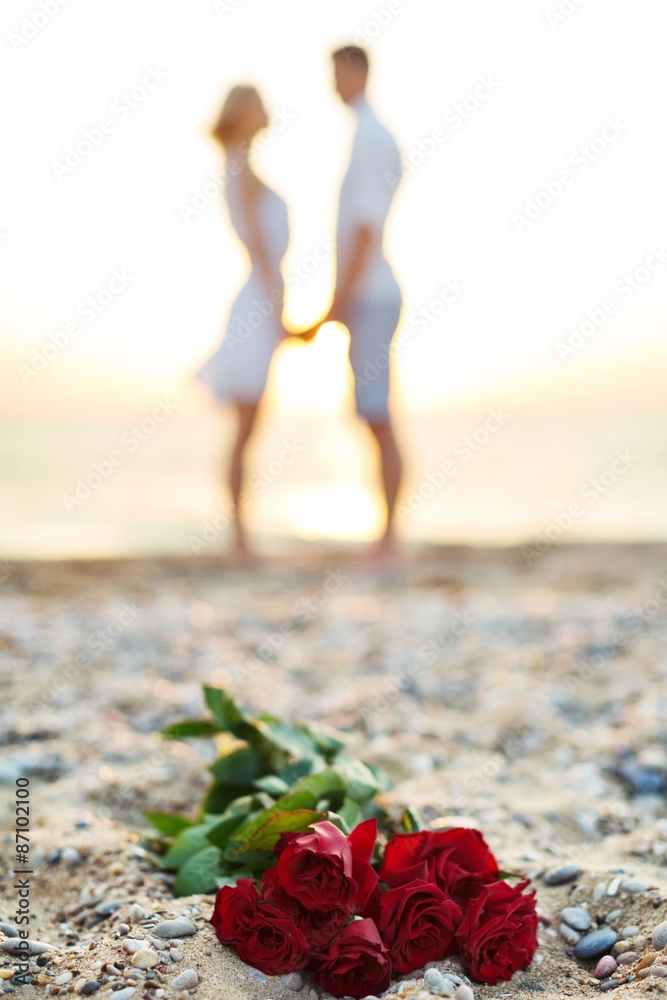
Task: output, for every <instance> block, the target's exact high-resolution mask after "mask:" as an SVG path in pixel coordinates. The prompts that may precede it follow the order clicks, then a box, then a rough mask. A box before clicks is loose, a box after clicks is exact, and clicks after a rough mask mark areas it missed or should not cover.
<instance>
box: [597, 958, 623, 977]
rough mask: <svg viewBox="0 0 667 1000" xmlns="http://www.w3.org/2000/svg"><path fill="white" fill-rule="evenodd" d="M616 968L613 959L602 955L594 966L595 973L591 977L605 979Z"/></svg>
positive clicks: (615, 962)
mask: <svg viewBox="0 0 667 1000" xmlns="http://www.w3.org/2000/svg"><path fill="white" fill-rule="evenodd" d="M617 968H618V963H617V961H616V959H615V958H612V956H611V955H603V956H602V958H601V959H600V961H599V962H598V964H597V965H596V966H595V972H594V973H593V975H594V976H595V978H596V979H607V977H608V976H611V975H613V973H614V972H616V969H617Z"/></svg>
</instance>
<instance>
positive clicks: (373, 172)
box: [337, 97, 401, 303]
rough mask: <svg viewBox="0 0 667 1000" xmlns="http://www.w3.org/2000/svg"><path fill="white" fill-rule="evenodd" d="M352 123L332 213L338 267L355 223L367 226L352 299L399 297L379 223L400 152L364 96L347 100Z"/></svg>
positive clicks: (368, 300)
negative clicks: (362, 265)
mask: <svg viewBox="0 0 667 1000" xmlns="http://www.w3.org/2000/svg"><path fill="white" fill-rule="evenodd" d="M352 107H353V108H354V110H355V111H356V113H357V117H358V125H357V131H356V134H355V137H354V143H353V146H352V156H351V159H350V165H349V167H348V170H347V173H346V175H345V179H344V181H343V186H342V188H341V192H340V210H339V215H338V236H337V242H338V267H339V273H340V270H341V268H342V267H344V266H345V261H346V260H347V257H348V255H349V254H350V252H351V250H352V246H353V240H354V234H355V232H356V230H358V229H359V228H361V227H368V228H370V229H371V230H372V231H373V236H374V239H373V246H372V249H371V253H370V257H369V261H368V266H367V268H366V271H365V273H364V275H363V277H362V278H361V281H360V283H359V286H358V288H357V290H356V294H355V303H362V302H363V303H372V302H383V303H384V302H386V303H390V302H391V303H395V302H400V301H401V291H400V288H399V286H398V283H397V281H396V278H395V277H394V274H393V271H392V269H391V266H390V264H389V262H388V261H387V260H386V258H385V257H384V255H383V252H382V238H383V231H384V225H385V222H386V219H387V215H388V214H389V209H390V207H391V203H392V201H393V199H394V193H395V190H396V186H397V185H396V178H397V177H400V175H401V154H400V151H399V148H398V146H397V144H396V142H395V140H394V138H393V136H392V135H391V133H390V132H388V131H387V129H386V128H385V127H384V125H382V124H381V123H380V122H379V121H378V119H377V118H376V117H375V113H374V112H373V109H372V108H371V107H370V105H369V104H368V102H367V101H366V99H365V98H364V97H360V98H357V100H356V101H354V102H353V103H352Z"/></svg>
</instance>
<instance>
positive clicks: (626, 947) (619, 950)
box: [612, 938, 632, 955]
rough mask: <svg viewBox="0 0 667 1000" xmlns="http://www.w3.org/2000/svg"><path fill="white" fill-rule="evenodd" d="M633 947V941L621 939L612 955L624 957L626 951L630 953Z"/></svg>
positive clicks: (613, 949)
mask: <svg viewBox="0 0 667 1000" xmlns="http://www.w3.org/2000/svg"><path fill="white" fill-rule="evenodd" d="M631 947H632V942H631V941H628V940H626V939H625V938H621V940H620V941H617V942H616V944H615V945H614V947H613V948H612V955H622V954H623V952H624V951H630V948H631Z"/></svg>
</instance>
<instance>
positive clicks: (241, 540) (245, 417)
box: [229, 403, 258, 559]
mask: <svg viewBox="0 0 667 1000" xmlns="http://www.w3.org/2000/svg"><path fill="white" fill-rule="evenodd" d="M257 410H258V407H257V405H256V404H255V403H239V404H238V405H237V416H238V423H237V428H236V440H235V442H234V448H233V450H232V457H231V462H230V467H229V487H230V490H231V494H232V503H233V504H234V525H233V530H234V544H233V553H234V555H235V556H237V557H238V558H240V559H246V558H248V556H249V555H250V551H249V549H248V540H247V536H246V530H245V524H244V516H245V515H244V513H243V511H242V509H241V494H242V493H243V473H244V469H243V460H244V457H245V451H246V446H247V444H248V441H249V439H250V435H251V434H252V430H253V427H254V425H255V420H256V417H257Z"/></svg>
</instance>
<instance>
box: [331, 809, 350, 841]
mask: <svg viewBox="0 0 667 1000" xmlns="http://www.w3.org/2000/svg"><path fill="white" fill-rule="evenodd" d="M325 818H326V819H328V820H329V822H330V823H333V825H334V826H337V827H338V829H339V830H342V832H343V833H344V834H345V836H346V837H347V836H348V835H349V833H350V827H349V825H348V822H347V820H346V819H344V818H343V817H342V816H341V815H340V813H335V812H331V810H329V811H328V812H327V813H326V816H325Z"/></svg>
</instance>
